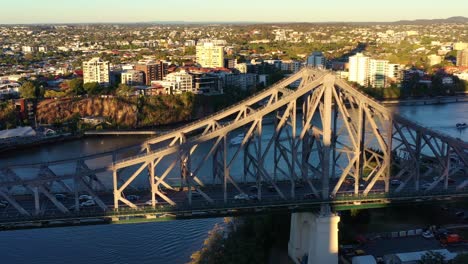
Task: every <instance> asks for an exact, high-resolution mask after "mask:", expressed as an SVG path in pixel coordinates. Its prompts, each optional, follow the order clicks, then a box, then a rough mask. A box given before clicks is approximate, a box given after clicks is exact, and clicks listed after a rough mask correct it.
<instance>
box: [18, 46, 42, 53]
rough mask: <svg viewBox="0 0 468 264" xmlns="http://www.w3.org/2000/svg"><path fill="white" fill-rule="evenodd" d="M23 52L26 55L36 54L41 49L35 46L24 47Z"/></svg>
mask: <svg viewBox="0 0 468 264" xmlns="http://www.w3.org/2000/svg"><path fill="white" fill-rule="evenodd" d="M21 50H22V51H23V52H24V53H34V52H37V51H38V50H39V49H38V48H37V47H35V46H23V47H22V48H21Z"/></svg>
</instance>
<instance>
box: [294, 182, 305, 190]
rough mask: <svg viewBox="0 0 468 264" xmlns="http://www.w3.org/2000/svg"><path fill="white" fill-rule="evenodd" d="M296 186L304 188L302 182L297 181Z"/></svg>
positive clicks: (296, 187)
mask: <svg viewBox="0 0 468 264" xmlns="http://www.w3.org/2000/svg"><path fill="white" fill-rule="evenodd" d="M294 188H295V189H302V188H304V184H303V183H302V182H296V184H295V185H294Z"/></svg>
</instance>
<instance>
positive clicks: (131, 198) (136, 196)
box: [127, 194, 140, 201]
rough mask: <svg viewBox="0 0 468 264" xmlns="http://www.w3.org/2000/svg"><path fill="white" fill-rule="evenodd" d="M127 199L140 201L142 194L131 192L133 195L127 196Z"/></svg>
mask: <svg viewBox="0 0 468 264" xmlns="http://www.w3.org/2000/svg"><path fill="white" fill-rule="evenodd" d="M127 200H129V201H138V200H140V196H138V195H134V194H131V195H129V196H127Z"/></svg>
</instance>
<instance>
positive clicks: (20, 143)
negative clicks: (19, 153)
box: [0, 133, 83, 153]
mask: <svg viewBox="0 0 468 264" xmlns="http://www.w3.org/2000/svg"><path fill="white" fill-rule="evenodd" d="M82 137H83V135H82V134H70V133H67V134H60V135H55V136H47V137H40V136H39V137H24V138H14V139H12V140H2V141H0V153H4V152H8V151H13V150H22V149H29V148H33V147H39V146H42V145H45V144H56V143H59V142H64V141H71V140H77V139H81V138H82Z"/></svg>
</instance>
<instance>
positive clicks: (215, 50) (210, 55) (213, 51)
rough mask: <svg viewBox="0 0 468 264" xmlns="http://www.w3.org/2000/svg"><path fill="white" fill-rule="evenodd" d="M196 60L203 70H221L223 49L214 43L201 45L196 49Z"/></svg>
mask: <svg viewBox="0 0 468 264" xmlns="http://www.w3.org/2000/svg"><path fill="white" fill-rule="evenodd" d="M196 53H197V54H196V59H197V63H198V64H200V66H202V67H205V68H221V67H223V66H224V47H223V46H217V45H215V44H214V43H203V44H202V45H198V46H197V47H196Z"/></svg>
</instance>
